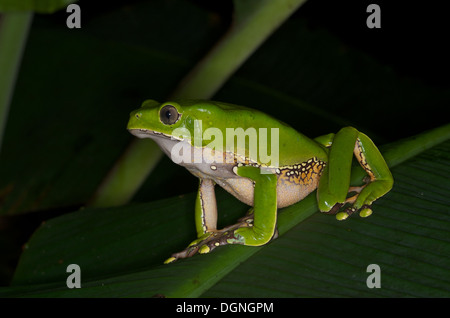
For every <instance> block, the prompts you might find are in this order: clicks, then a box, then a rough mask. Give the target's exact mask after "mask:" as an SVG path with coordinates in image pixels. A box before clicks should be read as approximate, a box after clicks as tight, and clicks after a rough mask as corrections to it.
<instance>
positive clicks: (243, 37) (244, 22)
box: [88, 0, 306, 207]
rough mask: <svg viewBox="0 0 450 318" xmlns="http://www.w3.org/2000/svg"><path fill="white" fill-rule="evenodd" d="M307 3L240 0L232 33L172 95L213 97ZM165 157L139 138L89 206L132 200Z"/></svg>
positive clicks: (115, 167) (298, 0)
mask: <svg viewBox="0 0 450 318" xmlns="http://www.w3.org/2000/svg"><path fill="white" fill-rule="evenodd" d="M304 2H306V0H277V1H273V0H243V1H238V0H236V1H235V2H234V3H235V7H236V11H235V20H234V23H233V25H232V26H231V29H230V30H229V32H228V33H227V34H226V35H225V36H224V37H223V38H222V40H221V41H219V43H218V44H217V45H216V46H215V47H214V48H213V49H212V50H211V51H210V52H209V53H208V54H207V55H206V57H205V58H204V59H203V60H202V61H200V63H199V64H198V65H197V66H196V67H194V69H193V70H192V71H191V72H190V73H189V74H188V75H187V76H186V78H185V79H184V80H183V81H182V82H181V84H180V86H179V87H178V88H177V89H176V90H175V91H174V92H173V94H172V95H171V97H170V98H194V99H209V98H211V97H212V96H213V95H214V94H215V93H216V92H217V91H218V90H219V89H220V88H221V87H222V85H223V84H224V83H225V82H226V81H227V80H228V79H229V77H230V76H231V75H232V74H233V73H234V72H236V70H237V69H238V68H239V67H240V66H241V65H242V64H243V63H244V62H245V61H246V60H247V59H248V57H249V56H250V55H251V54H252V53H253V52H254V51H255V50H256V49H257V48H258V47H259V46H260V45H261V44H262V43H263V42H264V40H266V39H267V38H268V37H269V36H270V35H271V34H272V33H273V32H274V31H275V30H276V29H277V28H278V27H279V26H280V25H281V24H282V23H283V22H284V21H285V20H286V19H287V18H288V17H289V16H290V15H291V14H292V13H293V12H295V11H296V10H297V8H298V7H299V6H300V5H302V4H303V3H304ZM161 156H162V153H161V150H160V149H159V148H158V147H157V146H156V145H155V144H154V143H153V144H150V143H149V142H148V141H146V140H138V139H136V140H134V141H133V142H132V143H131V144H130V145H129V147H128V148H127V150H126V151H125V153H124V154H123V156H122V157H121V158H120V159H119V160H118V161H117V162H116V164H115V165H114V167H113V168H112V169H111V171H110V172H109V174H108V175H107V177H106V178H105V180H104V181H103V183H102V184H101V186H100V187H99V188H98V190H97V192H96V194H95V195H94V198H93V199H92V200H91V201H90V203H89V204H88V205H90V206H102V207H106V206H117V205H121V204H125V203H127V202H128V201H129V200H130V199H131V198H132V197H133V195H134V194H135V193H136V192H137V190H138V189H139V187H140V186H141V185H142V183H143V182H144V181H145V179H146V178H147V176H148V175H149V174H150V173H151V172H152V170H153V169H154V167H155V165H156V163H157V162H158V161H159V159H160V158H161ZM125 176H126V177H125Z"/></svg>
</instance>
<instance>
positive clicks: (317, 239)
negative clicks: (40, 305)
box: [0, 136, 450, 297]
mask: <svg viewBox="0 0 450 318" xmlns="http://www.w3.org/2000/svg"><path fill="white" fill-rule="evenodd" d="M447 138H448V136H447ZM405 144H408V143H405ZM409 146H410V145H408V147H409ZM397 147H401V145H397ZM388 155H389V153H388ZM449 172H450V142H448V141H447V142H445V143H443V144H440V145H438V146H436V147H434V148H431V149H430V150H428V151H426V152H424V153H423V154H421V155H419V156H416V157H414V158H413V159H411V160H409V161H406V162H405V163H403V164H401V165H399V166H397V167H395V168H394V169H393V175H394V178H395V186H394V188H393V190H392V191H391V192H390V193H389V194H388V195H386V196H385V197H383V198H382V199H380V200H378V201H377V203H376V204H374V211H375V213H374V215H373V216H371V217H369V218H367V219H361V218H358V217H353V218H351V219H349V220H348V221H344V222H338V221H336V220H335V218H334V217H332V216H327V215H323V214H320V213H315V211H317V207H316V204H315V197H314V195H310V196H308V197H307V198H306V199H305V200H303V201H301V202H299V203H298V204H296V205H294V206H291V207H288V208H286V209H283V210H282V211H281V212H280V216H279V229H280V234H281V237H280V238H278V239H277V240H275V241H274V242H272V243H270V244H268V245H266V246H264V247H259V248H252V247H244V246H226V247H222V248H220V249H217V250H216V251H214V252H213V253H211V254H208V255H198V256H195V257H193V258H191V259H186V260H181V261H178V262H176V263H174V264H170V265H161V262H162V261H163V260H164V259H165V258H166V257H167V256H169V255H170V252H173V251H176V250H177V249H180V248H183V247H184V246H183V244H185V243H186V242H189V240H190V239H192V238H193V237H195V233H194V227H193V225H192V226H189V223H192V221H190V219H191V218H192V210H193V204H194V202H193V201H194V195H193V194H192V195H189V196H185V197H182V198H177V199H176V198H172V199H170V200H162V201H156V202H152V203H149V204H141V205H131V206H127V207H123V208H114V209H97V210H95V209H86V210H82V211H78V212H74V213H72V214H69V215H65V216H62V217H59V218H56V219H52V220H50V221H48V222H46V223H45V224H43V225H42V226H41V227H40V229H39V230H38V231H37V232H36V233H35V234H34V235H33V237H32V238H31V240H30V241H29V243H28V244H27V245H26V246H25V251H24V253H23V255H22V258H21V261H20V263H19V266H18V269H17V271H16V274H15V277H14V280H13V284H12V287H10V288H4V289H3V290H0V295H2V296H27V297H28V296H39V297H44V296H45V297H47V296H62V297H72V296H76V297H136V296H140V297H152V296H155V295H165V296H166V297H197V296H207V297H279V296H283V297H298V296H307V297H311V296H326V297H332V296H345V297H357V296H358V297H361V296H382V297H388V296H389V297H391V296H397V297H398V296H403V297H408V296H415V297H444V296H448V295H449V292H448V290H450V289H449V287H450V281H449V280H448V279H446V278H445V277H444V274H445V272H446V270H447V268H448V266H449V265H450V259H449V257H448V255H449V253H450V240H449V239H448V235H447V229H448V226H449V222H450V215H449V213H448V212H449V211H448V206H449V204H450V201H449V198H448V195H447V194H448V191H449V190H450V181H449V180H448V178H446V177H444V176H446V175H448V173H449ZM218 202H220V205H219V211H226V212H228V211H233V214H230V213H225V218H224V219H223V220H222V222H225V223H227V222H230V220H232V219H234V218H236V217H238V215H239V213H237V212H240V213H243V212H244V211H245V207H244V206H243V205H242V204H241V203H239V202H237V200H235V199H234V198H232V197H230V196H228V195H226V194H225V193H223V192H221V193H219V196H218ZM313 214H314V215H313ZM311 215H312V216H311ZM309 216H311V217H309ZM308 217H309V218H308ZM305 219H306V220H305ZM301 221H303V222H301ZM295 224H297V225H295ZM294 225H295V226H294ZM69 264H78V265H80V267H81V270H82V277H83V278H82V288H81V289H74V290H70V289H67V288H66V286H65V280H66V278H67V275H68V274H67V273H66V271H65V270H66V267H67V266H68V265H69ZM369 264H378V265H379V266H380V267H381V271H382V274H381V275H382V288H381V289H369V288H367V285H366V278H367V276H368V273H366V268H367V266H368V265H369Z"/></svg>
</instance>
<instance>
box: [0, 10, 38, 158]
mask: <svg viewBox="0 0 450 318" xmlns="http://www.w3.org/2000/svg"><path fill="white" fill-rule="evenodd" d="M32 18H33V13H32V12H11V13H5V14H2V15H0V151H1V145H2V141H3V133H4V131H5V125H6V118H7V117H8V112H9V105H10V103H11V99H12V96H13V91H14V84H15V82H16V78H17V74H18V72H19V67H20V61H21V59H22V53H23V50H24V47H25V43H26V39H27V35H28V30H29V28H30V25H31V20H32Z"/></svg>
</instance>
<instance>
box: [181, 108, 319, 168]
mask: <svg viewBox="0 0 450 318" xmlns="http://www.w3.org/2000/svg"><path fill="white" fill-rule="evenodd" d="M180 103H181V104H182V105H183V108H186V109H189V113H190V114H192V115H193V116H194V117H197V118H201V119H202V125H203V131H204V130H205V129H207V128H218V129H220V130H221V131H222V132H223V133H224V142H225V141H226V136H225V134H227V133H230V132H231V130H230V129H234V132H238V130H237V129H238V128H242V130H243V131H245V133H247V135H246V138H245V147H246V149H245V150H246V155H249V156H250V158H251V159H253V160H254V161H257V162H261V160H260V159H261V158H260V156H259V155H260V154H261V152H262V151H264V152H265V153H264V155H267V156H269V157H271V158H274V154H272V153H271V151H272V149H276V148H274V147H273V146H272V143H273V142H276V141H277V140H278V155H279V156H278V165H277V166H279V167H280V166H291V165H292V166H293V165H296V164H301V163H302V162H307V161H308V160H310V159H313V158H316V159H318V160H321V161H326V158H327V153H326V150H325V149H324V148H323V147H322V146H320V145H319V144H318V143H316V142H315V141H314V140H312V139H310V138H308V137H306V136H305V135H303V134H302V133H300V132H298V131H296V130H295V129H294V128H292V127H291V126H289V125H287V124H285V123H284V122H282V121H280V120H278V119H275V118H273V117H272V116H270V115H267V114H265V113H263V112H261V111H258V110H255V109H252V108H248V107H244V106H238V105H233V104H227V103H223V102H211V101H207V102H206V101H189V102H184V101H183V102H180ZM227 128H228V129H229V130H227ZM249 129H250V130H249ZM273 129H275V131H274V130H273ZM252 131H253V132H254V133H256V138H257V139H258V140H257V141H256V142H257V143H258V144H257V145H258V146H257V147H258V153H259V155H258V158H255V157H254V156H252V153H251V152H249V149H250V148H251V146H250V145H249V141H250V137H248V136H251V132H252ZM272 132H274V133H275V134H276V132H278V138H276V135H272ZM264 139H266V141H267V142H265V141H264ZM253 142H255V141H253ZM265 145H266V146H267V147H266V148H267V149H262V147H264V146H265ZM240 151H241V152H242V150H240ZM238 152H239V151H238Z"/></svg>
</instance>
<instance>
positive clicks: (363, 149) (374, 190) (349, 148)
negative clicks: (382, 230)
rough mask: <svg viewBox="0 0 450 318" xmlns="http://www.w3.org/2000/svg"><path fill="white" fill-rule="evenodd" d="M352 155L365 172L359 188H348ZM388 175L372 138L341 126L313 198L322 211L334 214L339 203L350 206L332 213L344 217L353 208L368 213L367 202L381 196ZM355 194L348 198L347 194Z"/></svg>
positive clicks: (389, 185)
mask: <svg viewBox="0 0 450 318" xmlns="http://www.w3.org/2000/svg"><path fill="white" fill-rule="evenodd" d="M353 154H354V155H355V157H356V159H357V160H358V162H359V163H360V165H361V166H362V167H363V168H364V170H365V171H366V173H367V175H368V182H367V184H366V185H363V186H361V187H350V175H351V167H352V158H353ZM393 182H394V180H393V178H392V174H391V172H390V170H389V168H388V166H387V164H386V162H385V161H384V158H383V156H382V155H381V153H380V152H379V150H378V149H377V147H376V146H375V145H374V143H373V142H372V140H370V138H369V137H367V136H366V135H365V134H363V133H361V132H359V131H357V130H356V129H355V128H352V127H346V128H343V129H341V130H340V131H339V132H338V133H337V134H336V135H335V136H334V138H333V141H332V145H331V148H330V152H329V156H328V164H327V166H326V167H325V168H324V170H323V172H322V175H321V177H320V181H319V186H318V191H317V198H318V204H319V209H320V210H321V211H322V212H332V213H337V212H338V211H339V208H340V207H342V206H343V205H346V204H349V205H350V207H349V208H347V209H346V210H345V211H343V212H339V213H337V214H336V218H337V219H338V220H344V219H346V218H347V217H348V216H349V215H351V214H352V213H354V212H356V211H360V216H362V217H366V216H369V215H370V214H372V209H371V204H372V202H373V201H375V200H376V199H378V198H380V197H381V196H383V195H385V194H386V193H387V192H389V190H390V189H391V188H392V185H393ZM350 192H353V193H355V192H356V194H355V195H353V196H351V197H348V193H350Z"/></svg>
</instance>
